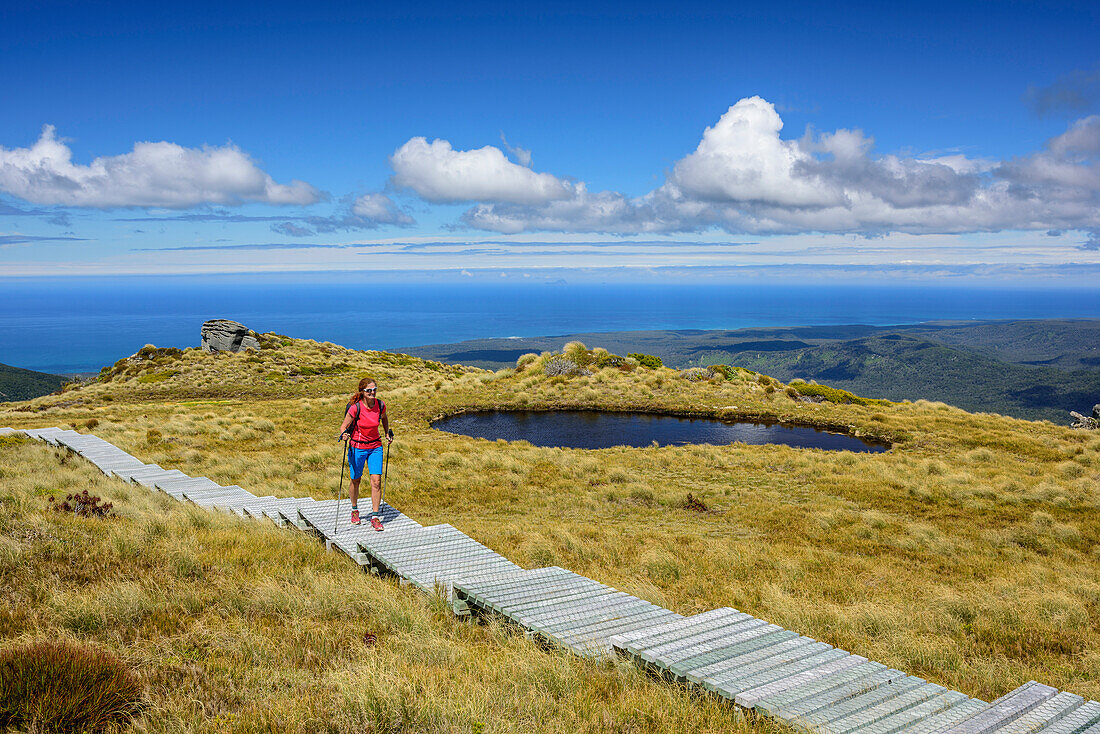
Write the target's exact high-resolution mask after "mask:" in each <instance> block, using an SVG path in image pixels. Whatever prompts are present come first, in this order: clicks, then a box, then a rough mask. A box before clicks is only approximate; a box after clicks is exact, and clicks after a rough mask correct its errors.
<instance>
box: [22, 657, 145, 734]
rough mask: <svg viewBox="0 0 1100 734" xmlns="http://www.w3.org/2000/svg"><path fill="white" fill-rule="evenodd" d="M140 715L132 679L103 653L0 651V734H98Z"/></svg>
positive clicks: (135, 680) (138, 686)
mask: <svg viewBox="0 0 1100 734" xmlns="http://www.w3.org/2000/svg"><path fill="white" fill-rule="evenodd" d="M141 710H142V694H141V684H140V682H139V681H138V678H137V676H136V675H134V674H133V673H132V672H131V671H130V669H129V668H128V667H127V666H126V665H125V664H124V663H123V662H122V661H120V660H119V659H118V658H116V657H115V656H114V655H112V654H111V653H109V652H107V651H105V650H100V649H98V648H95V647H91V646H89V645H80V644H77V643H74V642H66V641H40V642H31V643H27V644H23V645H13V646H11V647H7V648H5V649H4V650H2V651H0V730H7V729H9V728H11V729H20V730H30V731H55V732H100V731H107V730H108V729H112V728H116V727H118V726H123V725H125V724H127V723H129V721H130V720H131V719H132V718H133V717H135V716H137V715H138V714H139V713H141Z"/></svg>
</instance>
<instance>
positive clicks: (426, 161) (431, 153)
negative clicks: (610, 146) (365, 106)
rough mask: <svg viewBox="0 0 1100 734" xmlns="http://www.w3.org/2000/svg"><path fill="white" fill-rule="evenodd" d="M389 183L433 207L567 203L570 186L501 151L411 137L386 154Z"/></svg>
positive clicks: (572, 192) (570, 191)
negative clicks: (390, 173)
mask: <svg viewBox="0 0 1100 734" xmlns="http://www.w3.org/2000/svg"><path fill="white" fill-rule="evenodd" d="M390 165H391V166H393V171H394V174H393V183H394V184H395V185H397V186H399V187H402V188H410V189H412V190H413V191H415V192H416V193H417V194H418V195H419V196H420V197H421V198H423V199H425V200H427V201H430V202H433V203H436V204H442V203H455V202H463V201H495V202H497V201H499V202H508V203H512V204H542V203H545V202H548V201H556V200H559V199H568V198H570V197H571V196H573V195H574V189H573V185H572V184H570V183H569V182H567V181H564V180H562V179H560V178H557V177H556V176H553V175H551V174H549V173H536V172H535V171H532V170H531V169H530V168H526V167H524V166H521V165H519V164H516V163H513V162H512V161H510V160H508V157H507V156H506V155H504V153H503V152H502V151H501V150H500V148H496V147H493V146H491V145H486V146H485V147H484V148H478V149H477V150H455V149H454V148H452V147H451V144H450V142H448V141H446V140H433V141H432V142H430V143H429V142H428V140H427V139H426V138H422V137H421V138H412V139H411V140H409V141H408V142H407V143H405V144H404V145H402V146H401V147H400V148H398V149H397V150H396V151H394V153H393V155H392V156H390Z"/></svg>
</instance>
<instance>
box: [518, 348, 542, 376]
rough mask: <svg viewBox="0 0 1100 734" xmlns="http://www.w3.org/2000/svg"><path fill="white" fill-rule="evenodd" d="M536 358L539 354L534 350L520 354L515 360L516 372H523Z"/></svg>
mask: <svg viewBox="0 0 1100 734" xmlns="http://www.w3.org/2000/svg"><path fill="white" fill-rule="evenodd" d="M538 358H539V355H537V354H535V353H534V352H528V353H527V354H521V355H520V357H519V359H517V360H516V372H523V370H525V369H527V368H528V367H529V366H531V364H533V363H534V362H535V361H536V360H537V359H538Z"/></svg>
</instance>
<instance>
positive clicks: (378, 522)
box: [370, 516, 382, 531]
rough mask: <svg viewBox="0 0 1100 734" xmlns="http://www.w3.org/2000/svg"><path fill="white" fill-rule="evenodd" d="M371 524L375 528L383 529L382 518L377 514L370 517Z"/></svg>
mask: <svg viewBox="0 0 1100 734" xmlns="http://www.w3.org/2000/svg"><path fill="white" fill-rule="evenodd" d="M370 526H371V527H372V528H374V529H375V530H378V531H381V530H382V518H380V517H378V516H375V517H372V518H371V519H370Z"/></svg>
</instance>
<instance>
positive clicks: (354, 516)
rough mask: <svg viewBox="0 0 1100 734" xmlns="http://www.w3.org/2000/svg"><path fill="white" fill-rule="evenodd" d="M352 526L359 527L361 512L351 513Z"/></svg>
mask: <svg viewBox="0 0 1100 734" xmlns="http://www.w3.org/2000/svg"><path fill="white" fill-rule="evenodd" d="M351 524H352V525H358V524H359V510H352V511H351Z"/></svg>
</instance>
